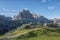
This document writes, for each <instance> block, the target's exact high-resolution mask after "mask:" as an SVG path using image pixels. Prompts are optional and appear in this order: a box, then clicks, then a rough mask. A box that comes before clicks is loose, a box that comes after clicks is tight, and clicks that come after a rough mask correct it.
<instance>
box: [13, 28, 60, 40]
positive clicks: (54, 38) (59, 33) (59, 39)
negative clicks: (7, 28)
mask: <svg viewBox="0 0 60 40" xmlns="http://www.w3.org/2000/svg"><path fill="white" fill-rule="evenodd" d="M12 40H60V29H55V28H49V29H48V28H42V29H40V30H35V31H31V32H29V33H27V34H25V35H22V36H20V37H17V38H14V39H12Z"/></svg>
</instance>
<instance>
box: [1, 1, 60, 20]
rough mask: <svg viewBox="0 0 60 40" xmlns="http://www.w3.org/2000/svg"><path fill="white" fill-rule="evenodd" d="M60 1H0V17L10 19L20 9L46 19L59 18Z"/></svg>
mask: <svg viewBox="0 0 60 40" xmlns="http://www.w3.org/2000/svg"><path fill="white" fill-rule="evenodd" d="M59 7H60V0H0V15H5V16H9V17H12V16H14V15H17V14H18V13H19V12H20V11H21V10H22V9H24V8H27V9H29V10H30V11H31V12H33V13H36V14H40V15H42V16H44V17H46V18H49V19H51V18H60V11H59V10H60V8H59Z"/></svg>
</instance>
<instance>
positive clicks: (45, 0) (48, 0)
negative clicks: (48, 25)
mask: <svg viewBox="0 0 60 40" xmlns="http://www.w3.org/2000/svg"><path fill="white" fill-rule="evenodd" d="M41 1H42V3H46V2H51V0H41Z"/></svg>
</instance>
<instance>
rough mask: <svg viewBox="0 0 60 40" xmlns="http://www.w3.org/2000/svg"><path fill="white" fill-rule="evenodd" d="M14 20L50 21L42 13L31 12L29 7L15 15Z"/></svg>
mask: <svg viewBox="0 0 60 40" xmlns="http://www.w3.org/2000/svg"><path fill="white" fill-rule="evenodd" d="M13 20H24V21H26V22H27V21H39V22H49V20H48V19H47V18H45V17H43V16H41V15H38V14H35V13H31V12H30V11H29V10H28V9H26V8H25V9H23V10H22V11H20V12H19V14H18V15H16V16H14V17H13Z"/></svg>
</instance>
